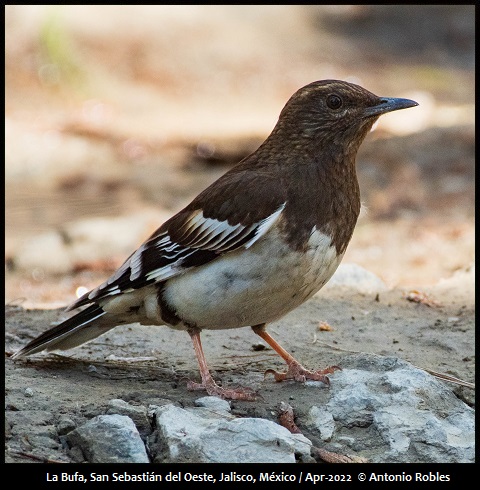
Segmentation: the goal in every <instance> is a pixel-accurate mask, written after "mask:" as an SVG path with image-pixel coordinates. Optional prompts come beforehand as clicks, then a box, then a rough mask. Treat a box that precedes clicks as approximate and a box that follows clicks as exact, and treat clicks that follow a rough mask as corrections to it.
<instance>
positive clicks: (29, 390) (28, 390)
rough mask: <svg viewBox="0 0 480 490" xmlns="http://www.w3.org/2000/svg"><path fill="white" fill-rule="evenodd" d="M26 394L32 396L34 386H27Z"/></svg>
mask: <svg viewBox="0 0 480 490" xmlns="http://www.w3.org/2000/svg"><path fill="white" fill-rule="evenodd" d="M24 394H25V396H28V397H32V396H33V390H32V388H25V391H24Z"/></svg>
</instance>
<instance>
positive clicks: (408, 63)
mask: <svg viewBox="0 0 480 490" xmlns="http://www.w3.org/2000/svg"><path fill="white" fill-rule="evenodd" d="M474 14H475V12H474V6H468V5H466V6H465V5H450V6H449V5H442V6H428V5H421V6H411V5H405V6H347V5H342V6H301V5H296V6H233V5H230V6H202V5H197V6H11V5H9V6H6V9H5V55H6V58H5V70H6V74H5V81H6V91H5V143H6V148H5V177H6V186H5V193H6V201H5V202H6V215H5V218H6V220H5V221H6V244H5V245H6V248H5V250H6V256H5V260H6V301H7V302H8V303H20V304H23V305H26V306H32V305H34V306H41V305H45V304H47V305H49V306H52V305H65V304H67V303H68V302H70V301H72V300H73V299H74V297H75V293H77V294H80V293H81V292H82V291H84V289H83V288H91V287H94V286H96V285H97V284H98V283H99V282H100V281H103V280H104V279H105V278H106V277H107V275H108V274H110V273H111V272H112V271H113V270H114V269H115V268H116V267H118V266H119V265H120V264H121V263H122V262H123V260H124V259H125V258H126V257H127V256H128V255H129V254H130V253H131V252H132V251H133V250H134V249H135V248H136V247H138V245H140V243H141V242H142V241H143V240H144V239H145V238H146V237H147V236H148V235H150V234H151V233H152V232H153V231H154V230H155V229H156V228H157V227H158V226H159V225H160V224H161V223H162V222H163V221H165V220H166V219H167V218H168V217H169V216H171V215H172V214H173V213H174V212H176V211H178V210H179V209H181V208H182V207H183V206H185V205H186V204H188V202H189V201H190V200H191V199H192V198H193V197H194V196H195V195H196V194H197V193H198V192H199V191H200V190H202V189H203V188H205V187H206V186H207V185H208V184H209V183H211V182H212V181H213V180H215V179H216V178H217V177H219V176H220V175H221V174H222V173H224V172H225V171H226V170H228V168H230V167H231V166H232V165H233V164H235V163H237V162H238V161H239V160H240V159H242V158H243V157H245V156H246V155H248V154H249V153H251V152H252V151H254V150H255V149H256V148H257V147H258V145H259V144H260V143H261V142H262V141H263V140H264V139H265V137H266V136H267V135H268V134H269V132H270V131H271V129H272V128H273V126H274V124H275V123H276V120H277V118H278V115H279V113H280V110H281V109H282V107H283V106H284V104H285V103H286V101H287V100H288V98H289V97H290V96H291V95H292V94H293V93H294V92H295V91H296V90H297V89H298V88H300V87H301V86H303V85H306V84H307V83H310V82H312V81H314V80H321V79H327V78H336V79H343V80H348V81H351V82H354V83H358V84H360V85H362V86H364V87H365V88H367V89H368V90H370V91H372V92H374V93H376V94H377V95H380V96H391V97H407V98H412V99H414V100H416V101H418V102H419V104H420V106H419V107H417V108H414V109H409V110H408V111H399V112H397V113H392V114H389V115H387V116H383V117H382V118H381V120H380V122H379V124H378V126H377V127H376V129H375V131H374V132H372V133H371V134H370V135H369V136H368V137H367V139H366V141H365V143H364V144H363V145H362V148H361V150H360V152H359V155H358V158H357V168H358V174H359V180H360V188H361V193H362V201H363V203H364V204H365V206H366V212H365V213H363V214H362V216H361V218H360V220H359V223H358V225H357V230H356V232H355V234H354V238H353V240H352V242H351V244H350V246H349V250H348V251H347V255H346V257H345V259H344V262H345V261H347V262H355V263H357V264H359V265H361V266H363V267H365V268H366V269H368V270H370V271H372V272H374V273H375V274H377V275H378V276H380V277H381V278H382V279H383V280H384V281H385V282H386V283H387V285H389V286H391V287H394V286H395V287H422V286H426V285H430V284H435V283H437V282H438V281H439V280H441V279H442V278H448V277H450V276H451V275H452V274H454V273H455V272H456V271H458V270H461V269H465V268H467V267H469V266H470V265H471V264H472V263H473V260H474V143H475V141H474V45H475V24H474V22H475V21H474Z"/></svg>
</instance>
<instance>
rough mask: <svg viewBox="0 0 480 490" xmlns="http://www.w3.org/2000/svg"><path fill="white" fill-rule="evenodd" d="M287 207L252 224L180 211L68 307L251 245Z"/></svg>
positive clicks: (163, 277) (139, 285) (159, 279)
mask: <svg viewBox="0 0 480 490" xmlns="http://www.w3.org/2000/svg"><path fill="white" fill-rule="evenodd" d="M284 207H285V203H282V204H281V205H280V206H279V207H278V208H277V209H276V210H275V211H274V212H273V213H271V214H269V215H268V216H266V217H265V218H263V219H261V220H260V221H256V222H254V223H252V224H250V225H244V224H242V223H237V224H234V225H231V224H229V223H228V221H227V220H225V221H220V220H217V219H214V218H207V217H205V216H204V215H203V211H202V210H201V209H197V210H194V211H189V210H187V209H186V210H184V211H181V212H180V213H179V214H177V215H176V216H174V217H173V218H172V219H171V220H169V221H167V222H166V223H165V224H164V225H163V226H162V227H161V228H159V229H158V230H157V232H155V233H154V234H153V235H152V236H151V237H150V238H149V239H148V240H147V241H146V242H145V243H143V245H141V246H140V247H139V248H138V249H137V250H136V251H135V252H134V253H133V254H132V255H131V256H130V257H129V258H128V259H127V260H126V261H125V262H124V264H123V265H122V266H121V267H120V268H119V269H118V270H117V271H116V272H115V274H113V275H112V276H111V277H110V278H109V279H108V280H107V281H106V282H104V283H103V284H101V285H100V286H99V287H97V288H95V289H93V290H92V291H90V292H89V293H87V294H85V295H84V296H82V297H81V298H79V299H78V300H77V301H75V302H74V303H72V304H71V305H70V306H69V307H68V310H72V309H74V308H78V307H79V306H83V305H86V304H89V303H92V302H98V301H99V300H102V299H108V298H109V297H112V296H115V295H118V294H122V293H128V292H133V291H134V290H136V289H139V288H142V287H144V286H147V285H149V284H153V283H161V282H163V281H166V280H167V279H169V278H171V277H174V276H176V275H179V274H182V273H184V272H185V271H187V270H188V269H189V268H191V267H198V266H201V265H203V264H206V263H208V262H210V261H212V260H214V259H215V258H217V257H218V256H220V255H223V254H225V253H228V252H231V251H233V250H236V249H238V248H241V247H243V248H245V249H248V248H249V247H251V246H252V245H253V244H254V243H255V242H256V241H257V240H258V239H260V238H261V237H262V236H263V235H264V234H265V233H266V232H267V231H268V230H269V229H270V228H271V227H272V225H273V224H274V223H275V222H276V221H277V219H278V218H279V216H280V214H281V213H282V211H283V209H284ZM171 230H173V232H172V231H171ZM174 237H175V238H174Z"/></svg>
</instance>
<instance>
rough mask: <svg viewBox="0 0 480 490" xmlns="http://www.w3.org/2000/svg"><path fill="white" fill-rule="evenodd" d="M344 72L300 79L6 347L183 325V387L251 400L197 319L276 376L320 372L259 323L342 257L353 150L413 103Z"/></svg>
mask: <svg viewBox="0 0 480 490" xmlns="http://www.w3.org/2000/svg"><path fill="white" fill-rule="evenodd" d="M417 105H418V103H417V102H415V101H413V100H410V99H404V98H392V97H379V96H377V95H374V94H373V93H372V92H369V91H368V90H366V89H364V88H363V87H361V86H359V85H356V84H354V83H350V82H347V81H342V80H319V81H315V82H312V83H310V84H308V85H305V86H303V87H302V88H300V89H299V90H297V91H296V92H295V93H294V94H293V95H292V96H291V97H290V99H289V100H288V101H287V103H286V105H285V106H284V108H283V109H282V111H281V112H280V116H279V118H278V121H277V123H276V124H275V126H274V128H273V130H272V132H271V134H270V135H269V136H268V137H267V139H266V140H265V141H264V142H263V143H262V144H261V145H260V146H259V147H258V149H257V150H256V151H254V152H253V153H252V154H250V155H249V156H247V157H246V158H244V159H243V160H241V161H240V162H239V163H238V164H236V165H235V166H233V167H232V168H231V169H230V170H228V171H227V172H226V173H225V174H223V175H222V176H221V177H220V178H218V179H217V180H216V181H215V182H213V183H212V184H211V185H210V186H208V187H207V188H206V189H205V190H203V191H202V192H201V193H200V194H199V195H198V196H197V197H195V198H194V199H193V200H192V201H191V202H190V204H188V205H187V206H186V207H184V208H183V209H182V210H180V211H179V212H178V213H177V214H175V215H174V216H172V217H171V218H170V219H168V220H167V221H166V222H165V223H163V224H162V225H161V226H160V227H159V228H158V229H157V230H156V231H155V232H154V233H153V234H152V235H151V236H150V237H149V238H148V239H147V240H146V241H145V242H144V243H143V244H141V245H140V247H139V248H138V249H137V250H136V251H134V252H133V253H132V254H131V255H130V256H129V257H128V258H127V259H126V260H125V262H124V263H123V264H122V265H121V266H120V267H119V268H118V269H117V270H116V272H114V273H113V274H112V275H111V276H110V277H109V278H108V279H107V280H106V281H105V282H103V283H102V284H100V285H99V286H98V287H96V288H94V289H92V290H91V291H89V292H87V293H86V294H84V295H83V296H81V297H79V298H78V299H76V300H75V301H73V302H72V303H71V304H70V305H69V306H68V307H67V309H66V311H72V310H77V312H76V313H75V314H74V315H73V316H71V317H70V318H67V319H66V320H65V321H63V322H62V323H60V324H58V325H56V326H54V327H53V328H51V329H49V330H48V331H46V332H45V333H43V334H41V335H40V336H38V337H37V338H35V339H33V340H32V341H31V342H29V343H28V344H27V345H26V346H25V347H23V348H21V349H20V350H18V351H17V352H15V353H14V354H13V356H12V357H13V358H20V357H23V356H28V355H30V354H34V353H37V352H40V351H43V350H46V351H52V350H67V349H71V348H73V347H76V346H78V345H80V344H83V343H85V342H87V341H90V340H92V339H94V338H96V337H98V336H99V335H102V334H104V333H105V332H107V331H109V330H110V329H112V328H114V327H116V326H119V325H125V324H133V323H140V324H142V325H159V326H160V325H166V326H168V327H170V328H172V329H177V330H184V331H186V332H187V333H188V334H189V336H190V338H191V341H192V343H193V349H194V352H195V355H196V358H197V361H198V365H199V369H200V376H201V382H200V383H199V382H195V381H191V380H190V381H188V383H187V388H188V389H189V390H204V391H206V392H207V393H208V394H209V395H215V396H218V397H220V398H223V399H231V400H248V401H251V400H255V399H257V394H256V393H255V392H254V391H253V390H252V389H250V388H244V387H237V388H234V387H228V386H223V384H218V383H217V382H216V381H215V380H214V378H213V376H212V375H211V373H210V369H209V367H208V364H207V361H206V359H205V355H204V352H203V348H202V343H201V338H200V335H201V332H202V330H205V329H211V330H217V329H234V328H241V327H251V328H252V330H253V332H254V333H255V334H257V335H258V336H259V337H261V338H262V339H263V340H264V341H265V342H266V343H267V344H268V345H270V346H271V348H272V349H274V350H275V351H276V352H277V353H278V354H279V355H280V356H281V357H282V358H283V360H284V361H285V363H286V365H287V368H286V371H285V372H278V371H275V370H273V369H269V370H268V371H267V372H266V373H270V374H273V376H274V378H275V380H276V381H284V380H294V381H300V382H305V380H307V379H308V380H317V381H323V382H324V383H327V384H329V378H328V374H330V373H332V372H333V371H334V370H335V369H336V368H337V367H336V366H333V367H328V368H324V369H318V370H309V369H307V368H305V367H303V366H302V364H300V362H299V361H298V360H296V359H295V358H294V357H293V356H292V355H291V354H290V353H289V352H288V351H287V350H285V349H284V348H283V347H282V346H281V345H280V344H279V343H278V342H277V341H276V340H275V339H274V338H273V337H272V336H271V335H270V334H269V333H268V332H267V330H266V325H267V324H269V323H271V322H273V321H277V320H279V319H281V318H282V317H283V316H284V315H286V314H287V313H289V312H290V311H292V310H294V309H295V308H297V307H298V306H300V305H301V304H302V303H304V302H305V301H307V300H308V299H309V298H311V297H312V296H313V295H314V294H315V293H317V292H318V291H319V290H320V289H321V288H322V287H323V286H324V285H325V283H326V282H327V281H328V280H329V279H330V277H331V276H332V275H333V273H334V272H335V270H336V269H337V267H338V266H339V264H340V262H341V260H342V258H343V256H344V254H345V251H346V248H347V245H348V243H349V241H350V239H351V237H352V234H353V231H354V228H355V225H356V222H357V218H358V215H359V212H360V191H359V184H358V180H357V174H356V163H355V159H356V154H357V151H358V149H359V147H360V144H361V143H362V141H363V140H364V138H365V137H366V135H367V134H368V133H369V131H370V130H371V129H372V126H373V124H374V123H375V122H376V120H377V119H378V118H379V117H380V116H381V115H382V114H386V113H388V112H392V111H396V110H400V109H406V108H410V107H414V106H417Z"/></svg>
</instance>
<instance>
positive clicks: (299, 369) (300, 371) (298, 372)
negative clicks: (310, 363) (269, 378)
mask: <svg viewBox="0 0 480 490" xmlns="http://www.w3.org/2000/svg"><path fill="white" fill-rule="evenodd" d="M252 329H253V331H254V332H255V333H256V334H257V335H258V336H260V337H261V338H262V339H263V340H265V342H266V343H267V344H268V345H269V346H270V347H271V348H272V349H273V350H274V351H275V352H277V353H278V354H279V355H280V356H281V357H282V358H283V359H284V361H285V362H286V363H287V367H288V368H287V371H286V372H285V373H279V372H278V371H275V370H274V369H267V371H265V374H273V376H274V378H275V381H284V380H286V379H293V380H295V381H300V382H302V383H304V382H305V381H306V380H307V379H311V380H314V381H322V382H323V383H325V384H327V385H330V380H329V379H328V376H326V375H327V374H332V373H333V372H334V371H335V370H337V369H340V368H339V367H338V366H330V367H328V368H326V369H319V370H318V371H309V370H308V369H305V368H304V367H303V366H302V365H301V364H300V363H299V362H298V361H297V360H296V359H295V358H294V357H293V356H292V355H291V354H290V353H289V352H287V351H286V350H285V349H284V348H283V347H282V346H281V345H280V344H279V343H278V342H277V341H276V340H275V339H274V338H273V337H272V336H271V335H270V334H269V333H267V331H266V330H265V324H264V323H262V324H261V325H255V326H253V327H252Z"/></svg>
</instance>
